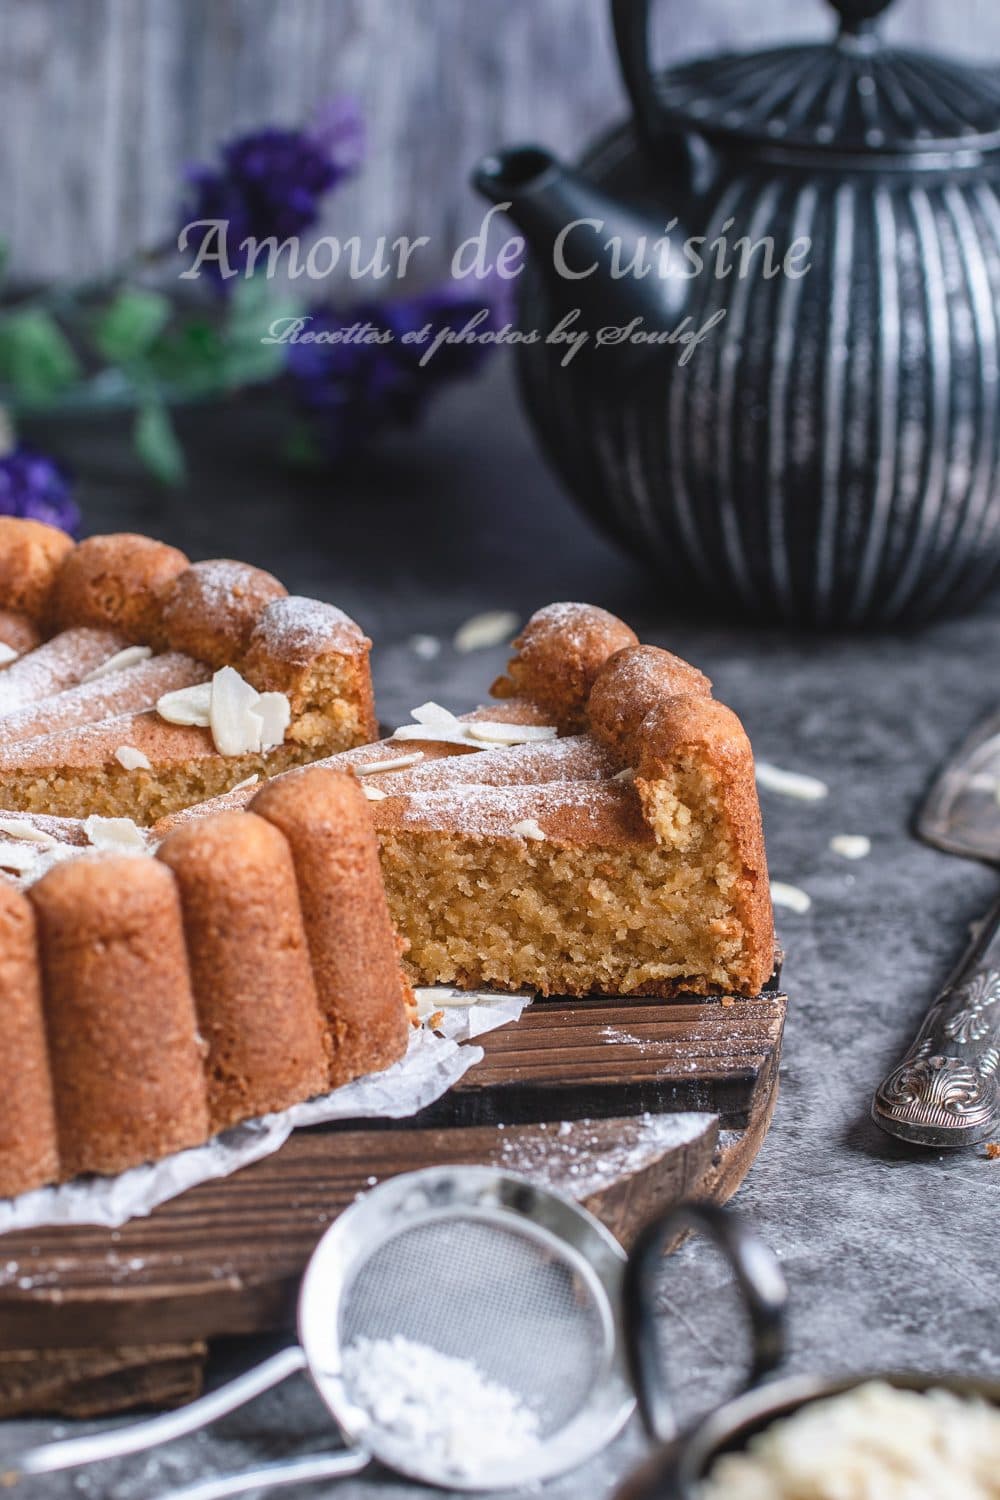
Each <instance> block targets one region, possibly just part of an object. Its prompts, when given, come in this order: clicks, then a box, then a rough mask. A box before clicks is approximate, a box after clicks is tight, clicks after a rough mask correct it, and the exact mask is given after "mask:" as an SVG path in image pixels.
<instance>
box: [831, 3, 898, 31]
mask: <svg viewBox="0 0 1000 1500" xmlns="http://www.w3.org/2000/svg"><path fill="white" fill-rule="evenodd" d="M830 3H831V5H832V6H833V8H834V10H835V11H837V13H838V14H839V16H840V30H841V34H842V35H847V36H857V35H859V34H860V33H862V32H865V31H871V30H872V29H873V27H874V25H875V22H876V20H877V19H878V17H879V16H880V15H881V14H882V12H883V11H884V10H888V8H889V6H890V5H891V4H892V0H830Z"/></svg>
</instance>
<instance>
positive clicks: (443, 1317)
mask: <svg viewBox="0 0 1000 1500" xmlns="http://www.w3.org/2000/svg"><path fill="white" fill-rule="evenodd" d="M509 1224H510V1221H509V1219H507V1220H505V1221H504V1222H503V1223H500V1222H497V1221H496V1220H492V1219H487V1220H484V1219H483V1218H482V1217H479V1216H477V1217H473V1216H472V1215H468V1216H461V1215H457V1214H451V1215H449V1216H448V1217H447V1218H444V1219H440V1220H432V1221H430V1222H427V1221H425V1222H423V1223H419V1224H416V1225H414V1226H413V1227H412V1228H408V1229H404V1230H402V1231H401V1232H400V1233H398V1234H396V1235H395V1236H394V1237H393V1238H392V1239H390V1240H387V1241H385V1242H384V1243H383V1244H382V1245H380V1246H379V1248H378V1249H376V1250H375V1251H374V1252H373V1253H372V1254H371V1255H370V1256H368V1257H367V1258H366V1259H365V1260H364V1261H363V1262H362V1263H361V1265H360V1266H359V1267H358V1268H357V1270H356V1271H355V1273H354V1274H353V1276H352V1277H351V1280H350V1283H349V1285H348V1286H347V1289H346V1293H345V1296H344V1298H343V1301H342V1304H341V1311H340V1326H339V1334H340V1342H341V1345H342V1347H345V1348H346V1347H348V1346H349V1345H351V1344H352V1343H354V1341H355V1340H356V1339H359V1338H369V1339H391V1338H393V1337H394V1336H395V1335H401V1336H402V1337H403V1338H406V1339H410V1340H412V1341H413V1342H415V1343H419V1344H425V1345H428V1346H429V1347H430V1348H432V1349H436V1350H437V1351H438V1352H439V1353H441V1354H446V1355H450V1356H451V1357H453V1358H456V1359H466V1360H471V1361H472V1362H473V1363H474V1364H475V1365H476V1366H477V1367H478V1369H479V1370H480V1371H481V1372H482V1373H483V1374H484V1375H485V1376H487V1377H488V1378H489V1379H490V1380H491V1381H495V1382H497V1383H499V1384H501V1385H503V1386H505V1387H506V1388H507V1389H508V1390H510V1391H512V1392H514V1393H515V1394H516V1395H517V1396H519V1397H520V1398H521V1399H522V1400H523V1401H524V1402H525V1403H526V1404H527V1405H529V1406H530V1407H531V1408H532V1409H533V1410H534V1411H535V1412H536V1413H537V1415H538V1418H539V1429H540V1435H541V1436H542V1437H543V1438H546V1437H550V1436H551V1435H552V1434H554V1433H556V1432H558V1431H559V1429H560V1428H562V1427H564V1426H565V1425H566V1423H567V1422H569V1421H570V1420H571V1419H572V1418H573V1417H574V1416H575V1415H576V1414H577V1413H578V1412H579V1411H580V1409H581V1408H582V1407H583V1405H584V1404H585V1402H586V1401H587V1400H588V1398H589V1397H590V1395H591V1393H592V1391H593V1389H594V1387H595V1386H596V1385H597V1384H598V1382H599V1381H601V1380H602V1379H603V1378H604V1376H605V1374H606V1371H607V1367H608V1360H609V1358H610V1348H609V1341H608V1335H607V1331H606V1327H605V1322H604V1319H603V1318H602V1316H601V1308H600V1305H599V1303H598V1301H597V1297H596V1295H595V1291H594V1289H593V1288H592V1286H591V1284H590V1282H589V1281H588V1280H587V1279H585V1278H584V1277H583V1276H582V1275H581V1274H580V1273H579V1271H578V1270H577V1268H576V1266H575V1265H574V1264H573V1262H572V1261H571V1260H570V1259H569V1258H568V1257H566V1256H565V1255H563V1254H562V1253H560V1251H559V1250H558V1248H557V1247H556V1246H555V1245H554V1244H549V1243H547V1242H546V1243H541V1242H539V1240H537V1239H536V1238H534V1237H533V1236H531V1235H529V1234H526V1233H523V1232H519V1231H518V1230H517V1229H516V1228H511V1227H509Z"/></svg>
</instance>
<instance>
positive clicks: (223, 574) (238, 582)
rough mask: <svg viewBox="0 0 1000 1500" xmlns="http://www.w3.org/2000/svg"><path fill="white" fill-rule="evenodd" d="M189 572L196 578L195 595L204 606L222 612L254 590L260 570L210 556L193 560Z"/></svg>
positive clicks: (248, 565) (229, 559)
mask: <svg viewBox="0 0 1000 1500" xmlns="http://www.w3.org/2000/svg"><path fill="white" fill-rule="evenodd" d="M188 571H189V573H190V574H192V575H194V577H196V578H197V580H198V594H199V597H200V599H201V602H202V603H203V604H204V606H205V608H206V609H210V610H215V611H219V612H220V613H221V612H224V611H225V612H228V611H229V610H231V609H232V607H233V605H234V604H235V603H237V602H238V601H239V600H240V599H242V598H243V597H244V596H245V595H247V594H249V593H253V592H255V591H256V588H257V579H258V578H259V577H260V571H261V570H260V569H259V568H254V567H252V566H251V565H250V563H245V562H236V561H235V560H234V559H233V558H230V557H213V558H210V559H209V560H208V561H207V562H199V563H194V564H193V565H192V566H191V568H190V569H189V570H188ZM184 576H186V575H184Z"/></svg>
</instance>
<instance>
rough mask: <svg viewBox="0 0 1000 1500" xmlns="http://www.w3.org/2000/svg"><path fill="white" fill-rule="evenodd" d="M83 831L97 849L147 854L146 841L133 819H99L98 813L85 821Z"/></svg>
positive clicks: (117, 852) (118, 852)
mask: <svg viewBox="0 0 1000 1500" xmlns="http://www.w3.org/2000/svg"><path fill="white" fill-rule="evenodd" d="M83 831H84V833H85V834H86V835H87V838H88V839H89V841H90V843H91V844H92V845H93V846H94V848H95V849H107V850H112V851H113V852H114V853H116V854H145V853H146V840H145V838H144V837H143V834H142V830H141V829H139V828H138V827H137V826H136V824H135V823H133V822H132V819H131V818H99V817H98V816H97V815H96V813H95V814H93V815H92V816H91V817H89V818H87V819H85V821H84V824H83Z"/></svg>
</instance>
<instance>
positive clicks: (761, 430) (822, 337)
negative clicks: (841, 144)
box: [521, 129, 1000, 625]
mask: <svg viewBox="0 0 1000 1500" xmlns="http://www.w3.org/2000/svg"><path fill="white" fill-rule="evenodd" d="M582 170H583V176H584V177H585V178H586V179H587V180H588V181H590V182H592V183H593V184H594V185H595V187H596V188H598V189H599V190H600V191H601V192H602V193H604V194H608V195H614V196H615V198H616V199H621V200H623V201H625V202H627V203H629V204H631V205H632V208H633V211H634V212H635V213H637V214H638V213H641V214H642V216H643V217H644V218H645V219H646V220H647V221H648V223H649V226H650V232H651V234H656V233H658V232H659V233H662V231H663V229H664V227H665V225H666V224H667V223H669V222H670V221H671V220H673V219H674V218H675V217H677V210H678V208H679V209H680V217H681V221H682V222H683V224H684V230H685V233H686V234H688V235H694V234H697V235H698V236H699V237H700V238H701V239H702V241H703V247H704V248H705V250H706V264H705V267H704V269H703V270H702V271H701V272H700V273H699V274H697V275H693V276H692V277H691V279H690V280H689V281H688V282H687V289H686V302H685V305H684V308H683V313H684V319H685V320H686V327H687V328H688V329H689V330H700V329H706V328H707V329H708V332H707V333H706V334H705V337H704V339H703V341H702V342H700V343H699V344H698V345H697V347H696V348H694V349H693V350H692V351H689V353H690V357H689V358H688V359H687V360H686V361H684V360H683V359H682V354H683V351H684V348H685V345H684V344H683V343H681V342H677V343H674V344H668V345H663V346H661V347H658V348H656V349H653V350H650V352H649V354H648V355H647V356H646V357H645V358H644V359H643V360H642V361H636V363H635V365H634V366H633V367H631V368H630V369H629V370H627V371H623V370H622V368H621V367H620V366H619V365H618V364H616V363H615V362H613V361H610V360H609V361H607V362H606V363H605V365H604V366H603V367H602V351H601V350H597V351H596V352H595V353H594V355H593V357H592V358H591V359H589V361H582V360H581V361H571V362H570V363H569V364H563V363H562V362H561V361H562V356H563V353H564V351H563V350H562V349H561V348H560V347H559V346H553V345H547V344H545V342H544V341H539V342H537V343H535V344H534V345H531V346H529V347H526V348H525V349H524V350H523V352H522V355H521V374H522V380H523V389H524V394H525V397H526V402H527V406H528V410H529V412H530V414H531V417H532V419H533V421H534V424H535V426H536V428H537V430H538V432H539V434H540V436H541V439H542V441H543V445H544V447H545V449H546V451H547V453H548V454H549V456H550V458H551V459H552V461H553V462H554V464H555V465H556V467H557V468H558V470H559V472H560V473H561V474H562V476H563V477H564V479H565V480H566V482H567V483H568V485H569V487H570V488H571V490H572V491H573V493H574V494H575V495H576V497H577V498H578V499H579V500H580V501H581V503H582V504H583V505H584V507H585V508H586V509H587V511H588V512H589V513H590V514H591V516H592V517H593V518H594V519H596V520H597V521H598V522H599V523H600V524H601V525H602V526H603V527H604V528H605V529H606V530H608V531H609V532H611V533H612V534H613V535H614V536H615V537H617V538H618V539H619V540H620V541H621V542H622V543H623V544H624V545H625V546H626V547H628V548H629V549H630V550H631V551H633V552H635V553H636V554H637V555H638V556H640V557H642V558H643V559H645V560H646V561H647V562H649V563H652V564H653V565H654V566H655V567H656V568H657V569H658V570H659V572H660V575H661V576H662V577H663V579H664V582H665V583H666V584H667V585H668V586H672V587H677V588H683V589H684V590H685V591H687V590H689V589H690V587H691V586H692V585H694V586H695V587H696V588H697V589H698V590H699V591H700V592H703V593H704V594H705V595H706V596H707V597H709V598H712V599H717V600H725V601H726V602H727V603H729V602H731V603H733V604H735V605H737V606H738V607H741V608H743V609H744V610H748V611H752V612H755V613H764V614H772V615H777V616H780V617H783V618H786V619H796V620H807V621H812V622H816V623H819V624H829V625H833V624H843V623H857V624H860V623H864V622H875V621H891V620H896V619H901V618H919V617H927V616H930V615H932V614H935V613H938V612H941V611H943V610H947V609H961V608H965V607H968V606H969V605H970V604H971V603H972V602H973V601H974V600H975V599H976V598H977V597H978V596H980V595H981V594H982V593H983V592H984V590H985V589H986V588H988V587H989V586H990V584H991V582H992V581H993V580H994V579H995V578H996V577H997V575H998V573H1000V383H998V382H1000V162H998V164H997V166H996V167H995V169H993V170H988V169H984V167H983V165H982V164H979V166H978V168H977V169H976V170H974V171H972V170H970V171H967V172H965V173H953V172H942V171H936V170H922V169H918V168H917V167H909V168H905V169H897V170H885V171H878V170H871V169H870V167H869V166H865V167H859V168H857V169H854V170H850V169H847V170H844V169H840V170H837V171H829V170H810V171H803V170H789V169H788V167H787V166H786V165H775V164H769V163H768V162H767V161H761V160H752V159H744V160H741V159H740V158H739V157H733V158H732V159H728V158H727V157H725V156H720V158H719V159H718V160H717V161H716V162H715V163H714V165H713V170H712V172H711V174H710V175H709V179H708V181H707V183H706V185H705V186H704V188H703V189H702V190H701V191H700V192H695V191H693V190H691V191H689V192H688V193H687V194H686V196H685V197H684V198H683V200H680V199H679V198H678V196H677V193H676V191H673V190H672V189H671V188H670V186H669V184H668V183H667V182H661V181H659V180H656V179H655V175H652V174H651V168H650V166H649V164H648V162H647V160H646V158H645V157H644V155H643V153H642V152H641V151H640V150H639V148H638V146H637V143H636V141H635V139H634V137H633V134H632V132H631V130H625V129H623V130H620V131H617V132H615V133H614V134H613V135H612V136H610V137H609V138H608V139H607V140H606V141H605V142H603V143H602V144H601V145H600V146H599V147H598V148H597V149H596V150H595V151H593V152H592V153H591V154H590V156H589V157H588V158H587V160H586V162H585V163H584V166H583V169H582ZM744 236H745V237H747V238H748V239H749V240H750V242H751V243H758V242H761V241H763V240H765V239H766V238H767V237H770V241H771V243H772V247H773V253H772V258H771V265H770V270H771V271H772V272H773V273H774V274H770V275H766V274H765V261H764V249H763V247H762V248H760V249H759V250H758V251H757V252H755V254H754V255H752V256H748V257H746V259H744V260H742V261H740V262H739V264H737V259H738V258H737V257H736V255H735V254H733V253H732V250H733V247H734V246H735V244H736V242H737V241H738V240H739V239H740V238H741V237H744ZM720 239H722V240H723V241H725V242H726V243H727V244H728V246H729V249H730V252H731V253H730V255H729V264H730V271H729V274H728V275H724V276H719V275H717V274H715V270H716V268H717V265H718V264H721V265H723V266H724V264H725V263H726V262H725V258H723V261H722V262H718V263H716V264H709V258H708V255H707V247H709V246H711V245H712V244H713V243H718V242H719V240H720ZM805 242H808V250H807V253H806V252H804V251H800V254H799V256H798V258H797V259H796V260H795V262H794V269H795V271H796V272H797V274H793V275H787V274H784V272H783V271H782V269H781V268H780V262H781V260H782V257H783V255H784V253H785V252H786V251H788V250H790V249H791V247H792V246H793V245H795V244H796V243H798V244H799V245H800V247H801V246H802V245H803V244H804V243H805ZM740 266H742V268H743V270H744V271H745V274H743V275H740V274H738V272H739V269H740ZM775 267H777V268H778V269H777V270H776V271H775ZM806 267H807V268H808V269H806ZM572 295H573V293H572V288H568V289H567V288H558V287H556V285H555V283H554V281H553V278H552V276H551V268H549V267H547V268H546V274H545V275H544V276H542V275H541V274H535V275H534V276H532V277H530V278H529V283H528V286H527V288H526V294H525V297H524V299H523V302H522V308H521V324H522V326H523V327H528V326H530V327H539V328H542V329H544V328H546V327H548V326H551V325H552V324H553V323H554V322H555V321H556V320H557V319H558V317H559V315H560V314H561V313H562V312H563V310H564V306H565V300H566V299H567V298H568V299H569V301H570V302H571V301H572ZM713 320H714V321H713Z"/></svg>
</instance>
